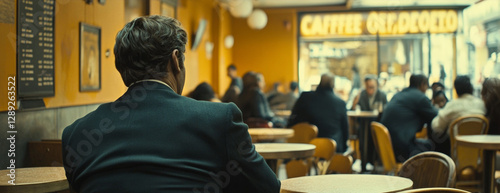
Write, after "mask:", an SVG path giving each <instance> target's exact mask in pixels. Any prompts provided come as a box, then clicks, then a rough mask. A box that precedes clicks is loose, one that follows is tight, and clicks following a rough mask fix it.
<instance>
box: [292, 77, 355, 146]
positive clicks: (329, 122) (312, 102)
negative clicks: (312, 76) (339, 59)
mask: <svg viewBox="0 0 500 193" xmlns="http://www.w3.org/2000/svg"><path fill="white" fill-rule="evenodd" d="M334 85H335V76H334V75H333V74H323V75H322V76H321V82H320V83H319V86H318V88H317V89H316V91H315V92H304V93H302V94H301V95H300V97H299V99H298V100H297V102H296V103H295V106H294V107H293V109H292V115H291V116H290V120H289V121H288V127H292V126H293V125H295V124H297V123H301V122H308V123H310V124H313V125H316V126H317V127H318V137H326V138H331V139H334V140H335V141H336V142H337V152H340V153H342V152H345V151H346V150H347V138H348V136H349V133H348V124H347V109H346V107H345V102H344V101H343V100H342V99H340V98H339V97H337V96H335V94H334V93H333V88H334V87H335V86H334Z"/></svg>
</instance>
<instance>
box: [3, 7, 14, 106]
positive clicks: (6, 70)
mask: <svg viewBox="0 0 500 193" xmlns="http://www.w3.org/2000/svg"><path fill="white" fill-rule="evenodd" d="M15 14H17V13H15ZM0 45H1V46H0V58H1V59H0V82H1V83H2V84H0V93H1V94H2V96H1V97H0V111H5V110H7V77H9V76H15V75H16V24H15V23H0ZM16 81H17V79H16Z"/></svg>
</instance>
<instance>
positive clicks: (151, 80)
mask: <svg viewBox="0 0 500 193" xmlns="http://www.w3.org/2000/svg"><path fill="white" fill-rule="evenodd" d="M141 82H157V83H160V84H163V85H165V86H167V87H168V88H170V89H171V90H172V91H174V89H172V87H170V85H168V84H167V83H165V82H163V81H160V80H156V79H144V80H139V81H135V82H134V83H132V84H130V86H129V87H131V86H132V85H134V84H137V83H141Z"/></svg>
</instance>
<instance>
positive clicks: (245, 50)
mask: <svg viewBox="0 0 500 193" xmlns="http://www.w3.org/2000/svg"><path fill="white" fill-rule="evenodd" d="M264 11H265V12H266V14H267V17H268V22H267V25H266V27H265V28H264V29H262V30H253V29H250V27H248V24H247V21H246V19H233V20H232V21H233V22H232V23H231V24H232V32H233V34H234V47H233V60H234V63H235V65H236V66H237V67H238V75H239V76H242V75H243V74H244V73H245V72H247V71H250V70H252V71H256V72H261V73H262V74H263V75H264V78H265V81H266V88H267V89H266V90H269V89H270V88H271V87H272V84H273V83H274V82H277V81H279V82H281V83H282V84H284V85H288V84H289V82H290V81H296V80H297V32H296V29H297V11H296V10H295V9H264ZM285 22H290V23H291V27H288V28H287V27H286V25H285ZM285 87H288V86H285Z"/></svg>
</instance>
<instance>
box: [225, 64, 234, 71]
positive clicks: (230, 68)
mask: <svg viewBox="0 0 500 193" xmlns="http://www.w3.org/2000/svg"><path fill="white" fill-rule="evenodd" d="M227 70H228V71H229V70H236V66H235V65H234V64H231V65H229V66H228V67H227Z"/></svg>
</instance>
